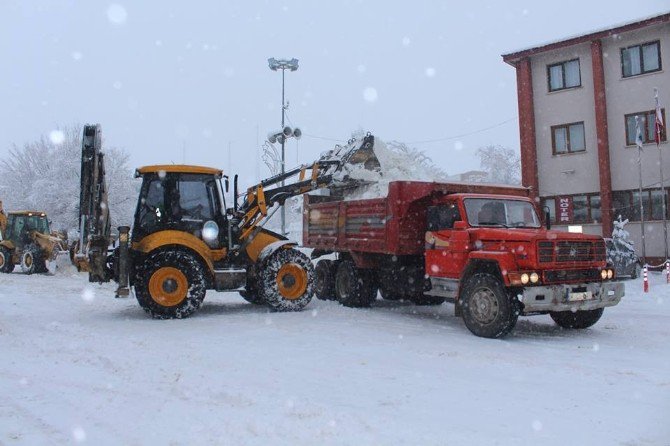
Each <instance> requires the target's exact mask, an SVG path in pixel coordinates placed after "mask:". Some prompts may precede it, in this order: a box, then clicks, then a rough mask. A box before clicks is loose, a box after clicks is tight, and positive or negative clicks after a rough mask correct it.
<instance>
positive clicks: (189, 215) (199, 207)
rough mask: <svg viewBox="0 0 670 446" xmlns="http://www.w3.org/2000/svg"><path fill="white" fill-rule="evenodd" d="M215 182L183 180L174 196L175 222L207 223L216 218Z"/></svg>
mask: <svg viewBox="0 0 670 446" xmlns="http://www.w3.org/2000/svg"><path fill="white" fill-rule="evenodd" d="M215 189H216V183H214V181H208V182H204V181H202V179H199V178H198V179H189V178H188V177H187V178H182V179H181V180H179V182H178V187H177V190H176V191H175V192H173V196H172V200H171V201H172V206H171V207H172V217H173V219H174V220H175V221H180V220H181V221H189V220H190V221H205V220H212V219H213V218H214V212H215V206H216V200H215V197H216V195H215V194H214V190H215Z"/></svg>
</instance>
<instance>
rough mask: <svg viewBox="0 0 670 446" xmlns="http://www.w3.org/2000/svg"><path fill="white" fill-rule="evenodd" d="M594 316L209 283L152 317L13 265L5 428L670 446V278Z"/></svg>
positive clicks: (86, 436) (0, 440)
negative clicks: (269, 307) (510, 327)
mask: <svg viewBox="0 0 670 446" xmlns="http://www.w3.org/2000/svg"><path fill="white" fill-rule="evenodd" d="M663 280H664V277H662V276H660V275H656V274H652V275H651V285H652V286H651V293H649V294H643V293H642V292H641V288H642V286H641V283H640V281H633V282H627V284H626V285H627V296H626V297H625V299H624V301H623V302H622V303H621V304H620V305H619V306H617V307H614V308H611V309H607V310H606V311H605V315H604V317H603V319H601V321H600V322H599V323H598V324H597V325H596V326H594V327H593V328H591V329H588V330H584V331H566V330H562V329H560V328H558V327H557V326H555V325H554V324H553V323H552V322H551V320H550V318H549V317H548V316H538V317H534V318H522V319H521V320H520V321H519V324H518V325H517V328H516V330H515V332H514V333H513V335H512V336H510V337H508V338H506V339H504V340H488V339H480V338H477V337H475V336H473V335H471V334H470V333H469V332H468V330H467V329H466V328H465V326H464V325H463V323H462V321H461V320H460V319H458V318H455V317H453V315H452V314H453V306H452V305H450V304H445V305H442V306H441V307H438V308H418V307H415V306H413V305H409V304H404V303H392V302H385V301H381V300H378V301H377V303H376V305H375V307H374V308H372V309H367V310H357V309H349V308H344V307H341V306H339V305H338V304H336V303H333V302H321V301H317V300H315V301H313V302H312V304H310V306H308V307H307V310H306V311H304V312H302V313H293V314H286V313H283V314H278V313H268V312H267V311H266V310H265V309H264V308H262V307H257V306H253V305H250V304H247V303H246V302H244V301H243V300H242V299H241V298H240V297H239V296H238V295H237V294H235V293H220V294H217V293H214V292H210V293H208V296H207V298H206V300H205V304H204V306H203V308H202V309H201V311H199V312H198V313H196V314H195V315H194V316H193V317H191V318H190V319H186V320H173V321H156V320H151V319H148V318H147V317H146V316H145V314H144V312H143V311H142V310H141V309H140V308H139V306H138V305H137V304H136V302H135V300H134V299H127V300H115V299H114V298H113V297H112V296H113V291H112V290H113V287H112V286H111V285H104V286H99V285H92V286H91V285H89V284H88V283H87V282H86V277H85V276H83V275H73V276H68V275H59V276H54V277H49V276H32V277H29V276H24V275H22V274H17V273H14V274H11V275H1V276H0V303H1V304H2V305H1V306H0V352H1V353H2V360H1V361H0V444H6V445H14V444H71V443H76V442H86V443H88V444H96V445H98V444H101V445H102V444H128V445H133V444H189V445H190V444H231V445H232V444H257V445H268V444H319V445H321V444H356V445H362V444H412V445H415V444H416V445H418V444H421V445H432V444H440V445H444V444H455V445H462V444H468V445H471V444H475V445H478V444H481V445H494V444H496V445H525V444H529V445H530V444H533V445H535V444H542V445H565V444H569V445H587V444H588V445H670V285H665V284H664V283H663Z"/></svg>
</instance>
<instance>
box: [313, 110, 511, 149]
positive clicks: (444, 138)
mask: <svg viewBox="0 0 670 446" xmlns="http://www.w3.org/2000/svg"><path fill="white" fill-rule="evenodd" d="M517 119H518V118H517V117H516V116H515V117H513V118H509V119H506V120H504V121H502V122H499V123H497V124H494V125H491V126H488V127H484V128H481V129H478V130H474V131H472V132H468V133H462V134H460V135H454V136H446V137H443V138H435V139H426V140H422V141H409V142H407V143H406V144H430V143H435V142H442V141H449V140H452V139H458V138H464V137H466V136H471V135H476V134H478V133H483V132H486V131H488V130H491V129H494V128H497V127H500V126H503V125H505V124H507V123H510V122H512V121H516V120H517ZM303 135H304V136H307V137H309V138H314V139H322V140H324V141H332V142H339V143H345V142H346V141H345V140H343V139H336V138H328V137H326V136H319V135H310V134H308V133H303Z"/></svg>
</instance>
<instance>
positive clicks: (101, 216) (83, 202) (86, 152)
mask: <svg viewBox="0 0 670 446" xmlns="http://www.w3.org/2000/svg"><path fill="white" fill-rule="evenodd" d="M101 132H102V131H101V128H100V125H99V124H95V125H85V126H84V132H83V135H82V143H81V176H80V188H81V189H80V196H79V234H80V235H79V242H78V247H77V250H76V253H75V256H74V262H75V264H76V266H77V267H78V268H79V270H82V271H88V273H89V280H90V281H91V282H108V281H109V280H111V278H112V273H111V271H110V270H109V268H108V267H107V247H108V246H109V244H110V242H111V231H110V224H111V220H110V215H109V204H108V200H107V181H106V178H105V160H104V154H103V153H102V150H101V147H102V134H101Z"/></svg>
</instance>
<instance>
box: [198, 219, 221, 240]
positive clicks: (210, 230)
mask: <svg viewBox="0 0 670 446" xmlns="http://www.w3.org/2000/svg"><path fill="white" fill-rule="evenodd" d="M202 239H203V240H204V241H205V243H207V244H208V245H210V246H212V245H214V246H216V243H217V242H218V240H219V225H217V224H216V222H215V221H212V220H209V221H207V222H205V224H204V225H203V226H202Z"/></svg>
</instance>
